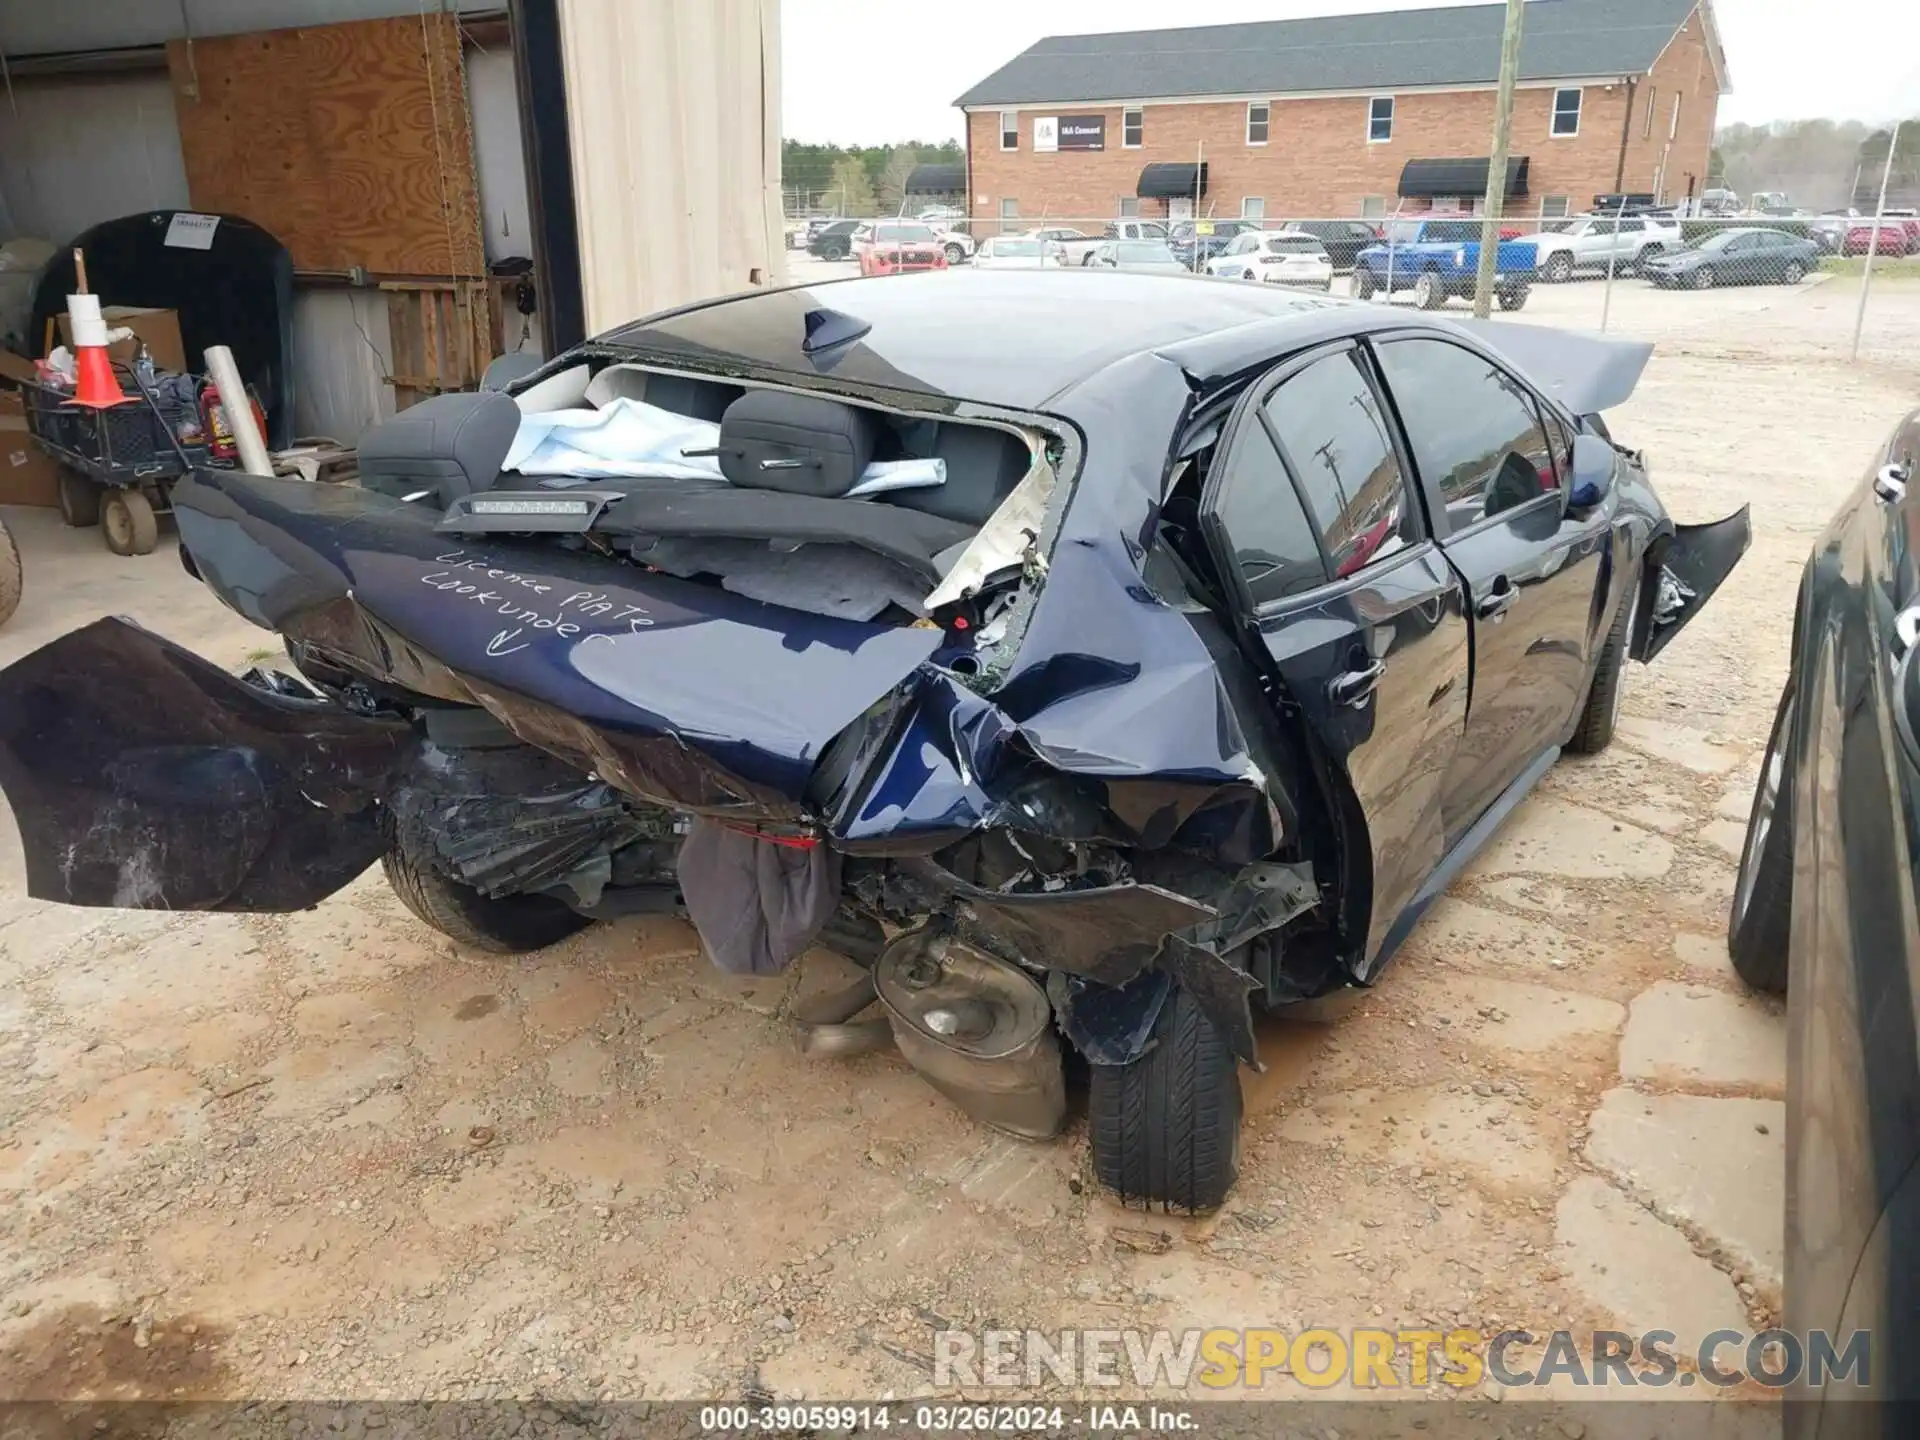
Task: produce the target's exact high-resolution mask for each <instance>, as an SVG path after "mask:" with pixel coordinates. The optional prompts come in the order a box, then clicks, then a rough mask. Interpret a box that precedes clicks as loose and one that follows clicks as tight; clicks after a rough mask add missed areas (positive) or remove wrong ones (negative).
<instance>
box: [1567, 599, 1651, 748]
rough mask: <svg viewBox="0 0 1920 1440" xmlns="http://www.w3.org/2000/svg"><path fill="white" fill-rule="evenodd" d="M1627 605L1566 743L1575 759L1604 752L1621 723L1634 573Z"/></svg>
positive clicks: (1634, 608) (1636, 609)
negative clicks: (1575, 726)
mask: <svg viewBox="0 0 1920 1440" xmlns="http://www.w3.org/2000/svg"><path fill="white" fill-rule="evenodd" d="M1628 586H1629V588H1628V591H1627V599H1626V603H1625V604H1623V605H1622V606H1621V607H1620V613H1619V615H1618V616H1616V617H1615V618H1614V622H1613V628H1612V629H1611V630H1609V631H1608V632H1607V641H1606V644H1605V645H1603V646H1602V647H1601V649H1600V663H1599V664H1598V665H1596V666H1595V667H1594V671H1593V684H1592V686H1591V687H1589V688H1588V690H1587V704H1586V708H1585V709H1584V710H1582V711H1581V712H1580V724H1579V726H1578V727H1577V728H1576V729H1575V730H1574V732H1573V738H1572V739H1571V740H1569V741H1568V742H1567V749H1569V750H1571V751H1572V752H1573V753H1574V754H1576V755H1594V754H1598V753H1599V752H1600V751H1602V750H1604V749H1606V748H1607V745H1608V743H1609V742H1610V741H1612V739H1613V727H1614V726H1615V725H1616V724H1618V723H1619V720H1620V692H1621V691H1622V690H1624V689H1625V688H1626V671H1627V651H1628V650H1629V648H1631V646H1632V645H1633V621H1634V617H1635V616H1636V615H1638V614H1639V613H1640V575H1639V573H1638V572H1637V571H1636V572H1635V573H1634V575H1633V577H1632V578H1631V580H1629V581H1628Z"/></svg>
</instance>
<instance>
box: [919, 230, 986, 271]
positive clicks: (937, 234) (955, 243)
mask: <svg viewBox="0 0 1920 1440" xmlns="http://www.w3.org/2000/svg"><path fill="white" fill-rule="evenodd" d="M923 223H927V226H928V228H929V229H930V230H932V231H933V234H934V238H935V239H936V240H938V241H939V242H940V253H941V254H943V255H945V256H946V257H947V264H949V265H964V264H966V263H967V261H968V260H970V259H972V258H973V252H974V249H975V243H974V238H973V236H971V235H969V234H968V233H967V232H966V231H965V230H960V229H956V228H955V227H954V226H953V225H951V224H949V223H946V222H937V223H933V222H923Z"/></svg>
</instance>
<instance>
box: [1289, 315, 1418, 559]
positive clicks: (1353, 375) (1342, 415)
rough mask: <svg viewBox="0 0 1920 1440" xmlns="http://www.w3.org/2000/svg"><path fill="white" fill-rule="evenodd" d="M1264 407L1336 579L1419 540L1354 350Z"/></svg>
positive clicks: (1322, 364)
mask: <svg viewBox="0 0 1920 1440" xmlns="http://www.w3.org/2000/svg"><path fill="white" fill-rule="evenodd" d="M1263 412H1264V414H1265V415H1266V417H1267V422H1268V423H1269V424H1270V425H1272V427H1273V433H1274V435H1275V437H1276V438H1278V440H1279V441H1280V449H1281V451H1282V453H1283V454H1284V455H1285V458H1286V461H1287V464H1288V465H1289V466H1290V467H1291V468H1292V470H1293V473H1294V477H1295V478H1296V479H1297V480H1299V482H1300V493H1301V494H1302V495H1304V496H1305V497H1306V499H1307V504H1308V505H1309V506H1310V507H1311V508H1312V511H1313V518H1314V522H1315V523H1316V524H1317V525H1318V526H1319V527H1320V534H1321V536H1322V537H1323V538H1324V540H1325V542H1326V553H1327V563H1328V566H1329V567H1330V568H1331V569H1332V571H1333V574H1334V578H1336V579H1339V578H1342V577H1344V576H1347V575H1351V574H1353V573H1354V572H1355V571H1356V570H1358V569H1359V568H1360V567H1361V566H1363V565H1366V564H1368V563H1370V562H1372V561H1374V560H1379V559H1382V558H1383V557H1385V556H1387V555H1390V554H1392V553H1393V552H1394V551H1396V550H1398V549H1400V548H1401V547H1402V546H1404V545H1405V544H1407V542H1408V541H1410V540H1413V539H1417V538H1418V531H1417V529H1416V528H1415V526H1416V521H1415V519H1414V516H1413V513H1412V512H1410V511H1409V509H1408V506H1407V491H1406V486H1405V484H1404V483H1403V482H1402V479H1401V475H1400V462H1399V460H1398V459H1397V458H1396V457H1395V455H1394V452H1393V444H1392V442H1391V441H1389V440H1388V439H1387V428H1386V425H1385V423H1384V422H1383V420H1382V417H1381V415H1380V401H1379V399H1378V397H1376V396H1375V394H1374V393H1373V387H1372V386H1371V385H1370V384H1368V383H1367V377H1366V376H1365V375H1364V374H1362V373H1361V370H1360V366H1359V364H1358V362H1357V361H1356V359H1355V357H1354V356H1353V354H1352V353H1351V352H1347V353H1343V354H1339V355H1329V356H1328V357H1327V358H1326V359H1324V360H1318V361H1315V362H1314V363H1313V364H1311V365H1309V366H1308V367H1307V368H1306V369H1304V370H1302V371H1301V372H1300V373H1299V374H1298V375H1295V376H1293V377H1292V378H1291V379H1290V380H1288V381H1287V382H1286V383H1285V384H1284V385H1282V386H1281V387H1280V388H1279V389H1278V390H1276V391H1274V392H1273V395H1272V396H1271V397H1270V398H1269V399H1268V400H1267V403H1266V405H1265V406H1264V407H1263Z"/></svg>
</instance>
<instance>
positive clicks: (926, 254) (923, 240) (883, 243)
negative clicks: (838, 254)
mask: <svg viewBox="0 0 1920 1440" xmlns="http://www.w3.org/2000/svg"><path fill="white" fill-rule="evenodd" d="M853 255H854V258H855V259H856V260H858V261H859V262H860V273H861V274H862V275H899V274H902V273H904V272H906V271H909V270H944V269H946V268H947V252H946V247H945V246H944V245H942V243H941V241H940V237H939V236H938V235H937V234H935V233H934V230H933V227H932V226H930V225H921V224H918V223H917V222H916V223H908V222H907V221H904V220H872V221H869V222H868V223H867V224H865V225H863V226H861V227H860V228H859V229H858V230H856V231H854V232H853Z"/></svg>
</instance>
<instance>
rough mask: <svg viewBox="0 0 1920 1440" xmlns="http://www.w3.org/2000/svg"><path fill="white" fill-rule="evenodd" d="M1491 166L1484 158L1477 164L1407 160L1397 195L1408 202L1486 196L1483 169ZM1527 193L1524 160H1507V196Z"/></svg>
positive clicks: (1525, 162) (1483, 156)
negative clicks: (1412, 200) (1449, 197)
mask: <svg viewBox="0 0 1920 1440" xmlns="http://www.w3.org/2000/svg"><path fill="white" fill-rule="evenodd" d="M1492 163H1493V162H1492V161H1491V160H1489V159H1488V158H1487V157H1486V156H1485V155H1482V156H1480V158H1479V159H1477V160H1409V161H1407V163H1406V166H1405V168H1404V169H1402V170H1401V172H1400V194H1401V195H1403V196H1405V197H1408V198H1421V199H1424V198H1428V197H1431V196H1434V195H1458V196H1460V197H1462V198H1463V199H1465V198H1470V197H1472V196H1474V195H1484V194H1486V193H1487V167H1488V165H1490V164H1492ZM1526 193H1527V157H1526V156H1524V155H1512V156H1509V157H1508V158H1507V194H1508V195H1510V196H1512V195H1524V194H1526Z"/></svg>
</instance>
